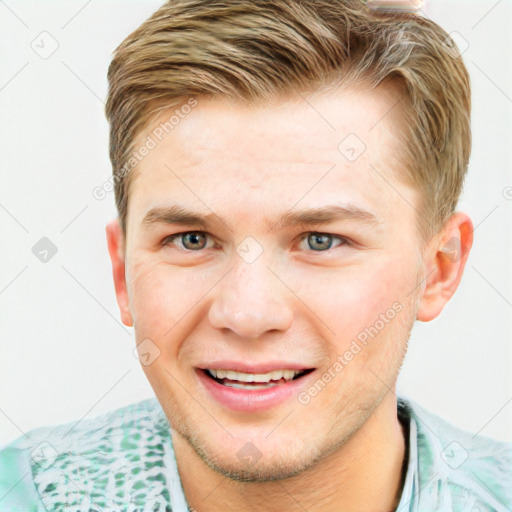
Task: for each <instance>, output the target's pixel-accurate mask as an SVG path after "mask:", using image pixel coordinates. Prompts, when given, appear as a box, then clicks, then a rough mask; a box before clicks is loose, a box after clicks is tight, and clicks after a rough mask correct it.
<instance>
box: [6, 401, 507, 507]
mask: <svg viewBox="0 0 512 512" xmlns="http://www.w3.org/2000/svg"><path fill="white" fill-rule="evenodd" d="M397 404H398V408H397V412H398V417H399V419H400V421H401V422H402V423H403V424H405V425H407V426H408V429H407V430H408V436H407V437H408V446H407V454H408V455H407V461H406V463H407V466H406V467H407V471H406V475H405V481H404V487H403V490H402V494H401V499H400V503H399V505H398V508H397V509H396V510H397V511H398V512H434V511H441V512H491V511H492V512H506V511H508V512H511V511H512V443H504V442H500V441H495V440H492V439H489V438H487V437H483V436H475V435H472V434H470V433H468V432H465V431H463V430H460V429H458V428H456V427H454V426H452V425H450V424H449V423H447V422H446V421H444V420H442V419H441V418H439V417H437V416H435V415H434V414H432V413H430V412H428V411H426V410H425V409H423V408H422V407H420V406H419V405H418V404H416V403H415V402H414V401H413V400H411V399H408V398H407V399H406V398H404V397H399V398H398V401H397ZM188 510H189V507H188V504H187V501H186V498H185V494H184V492H183V487H182V485H181V480H180V477H179V473H178V468H177V465H176V459H175V456H174V451H173V447H172V438H171V432H170V427H169V423H168V421H167V418H166V416H165V414H164V412H163V410H162V408H161V406H160V404H159V402H158V401H157V400H156V398H152V399H148V400H144V401H142V402H138V403H135V404H132V405H130V406H127V407H123V408H121V409H117V410H115V411H112V412H110V413H107V414H103V415H101V416H98V417H96V418H93V419H87V420H83V421H81V422H79V423H78V424H77V423H68V424H64V425H58V426H55V427H41V428H38V429H35V430H32V431H30V432H28V433H27V434H26V435H25V436H22V437H20V438H18V439H16V440H15V441H13V442H12V443H10V444H8V445H7V446H5V447H4V448H3V449H2V450H1V451H0V511H1V512H43V511H44V512H59V511H66V512H95V511H97V512H107V511H108V512H121V511H123V512H125V511H126V512H187V511H188ZM365 512H366V511H365Z"/></svg>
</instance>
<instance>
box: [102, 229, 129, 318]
mask: <svg viewBox="0 0 512 512" xmlns="http://www.w3.org/2000/svg"><path fill="white" fill-rule="evenodd" d="M105 231H106V233H107V245H108V252H109V254H110V260H111V261H112V275H113V277H114V287H115V290H116V298H117V305H118V306H119V310H120V311H121V320H122V322H123V324H125V325H127V326H128V327H131V326H133V318H132V314H131V312H130V300H129V297H128V288H127V286H126V275H125V255H124V253H125V244H124V236H123V232H122V230H121V226H120V225H119V220H118V219H116V220H113V221H111V222H109V223H108V224H107V227H106V228H105Z"/></svg>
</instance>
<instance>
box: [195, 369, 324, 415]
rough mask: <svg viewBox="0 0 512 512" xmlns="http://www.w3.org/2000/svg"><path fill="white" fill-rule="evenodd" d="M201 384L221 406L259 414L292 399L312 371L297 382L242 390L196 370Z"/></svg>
mask: <svg viewBox="0 0 512 512" xmlns="http://www.w3.org/2000/svg"><path fill="white" fill-rule="evenodd" d="M196 371H197V374H198V377H199V380H200V382H201V383H202V384H203V386H204V387H205V388H206V390H207V391H208V392H209V393H210V395H211V396H212V397H213V398H214V399H215V400H216V401H217V402H219V403H220V404H222V405H224V406H225V407H227V408H229V409H232V410H234V411H243V412H258V411H264V410H267V409H270V408H271V407H275V406H276V405H279V404H281V403H283V402H284V401H286V400H289V399H291V398H292V397H293V396H295V395H296V394H297V392H298V391H299V389H300V388H301V387H304V386H305V384H306V383H307V381H309V379H310V377H311V375H313V374H314V373H315V372H314V371H312V372H310V373H308V374H307V375H305V376H304V377H300V378H298V379H295V380H290V381H288V382H286V383H284V384H277V385H275V386H271V387H268V388H263V389H261V388H260V389H240V388H233V387H229V386H224V385H223V384H220V383H218V382H217V381H216V380H214V379H212V378H210V377H208V376H207V375H206V372H205V371H204V370H199V369H198V370H196Z"/></svg>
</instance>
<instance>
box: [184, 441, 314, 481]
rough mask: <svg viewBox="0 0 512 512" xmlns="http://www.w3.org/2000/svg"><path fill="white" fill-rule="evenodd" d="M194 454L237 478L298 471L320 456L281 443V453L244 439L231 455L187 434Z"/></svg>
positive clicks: (273, 477)
mask: <svg viewBox="0 0 512 512" xmlns="http://www.w3.org/2000/svg"><path fill="white" fill-rule="evenodd" d="M187 442H188V443H189V444H190V445H191V446H192V448H193V449H194V451H195V452H196V454H197V455H198V456H199V457H200V458H201V459H202V460H203V462H205V463H206V464H207V465H208V466H209V467H210V468H211V469H213V470H214V471H216V472H217V473H219V474H221V475H222V476H224V477H227V478H230V479H231V480H236V481H239V482H254V483H256V482H260V483H264V482H272V481H276V480H284V479H287V478H290V477H292V476H295V475H298V474H299V473H302V472H303V471H305V470H307V469H308V468H309V467H311V466H312V465H313V464H314V463H315V462H316V460H317V459H318V458H319V457H318V456H316V455H315V453H313V452H312V450H311V449H309V450H308V451H306V450H302V451H297V450H289V449H287V447H286V446H283V445H282V443H281V453H278V452H276V449H275V447H273V448H269V447H266V448H264V449H263V451H262V450H259V449H258V448H257V447H256V446H255V445H254V444H252V443H246V444H245V445H244V446H243V447H242V448H241V449H240V450H238V452H237V453H236V454H234V456H232V454H231V453H229V454H226V453H218V452H215V453H212V452H211V451H210V450H207V449H205V448H204V447H203V446H201V445H198V444H196V443H194V441H193V440H191V439H188V438H187Z"/></svg>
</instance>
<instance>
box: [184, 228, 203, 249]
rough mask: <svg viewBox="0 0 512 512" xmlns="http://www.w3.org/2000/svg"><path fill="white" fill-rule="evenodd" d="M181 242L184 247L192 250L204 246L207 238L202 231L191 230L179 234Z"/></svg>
mask: <svg viewBox="0 0 512 512" xmlns="http://www.w3.org/2000/svg"><path fill="white" fill-rule="evenodd" d="M181 242H182V244H183V247H185V249H189V250H192V251H193V250H197V249H204V248H205V247H206V242H207V238H206V235H205V234H204V233H200V232H197V231H192V232H190V233H184V234H183V235H181Z"/></svg>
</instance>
